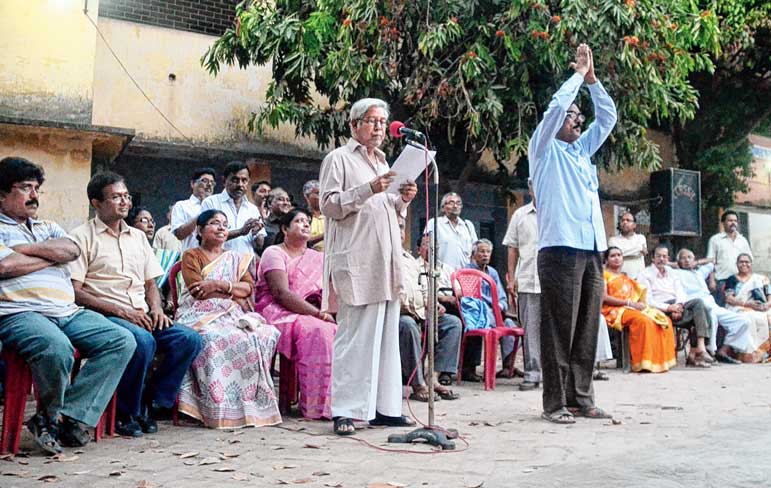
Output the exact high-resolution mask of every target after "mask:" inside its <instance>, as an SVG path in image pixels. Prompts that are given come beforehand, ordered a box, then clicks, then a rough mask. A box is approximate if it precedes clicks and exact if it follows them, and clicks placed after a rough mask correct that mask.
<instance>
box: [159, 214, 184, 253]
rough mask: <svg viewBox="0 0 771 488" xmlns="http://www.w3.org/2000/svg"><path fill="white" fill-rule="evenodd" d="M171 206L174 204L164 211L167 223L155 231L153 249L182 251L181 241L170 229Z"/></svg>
mask: <svg viewBox="0 0 771 488" xmlns="http://www.w3.org/2000/svg"><path fill="white" fill-rule="evenodd" d="M173 208H174V205H169V209H168V210H167V211H166V221H167V222H169V223H168V224H166V225H164V226H163V227H161V228H160V229H158V230H157V231H156V232H155V238H154V239H153V249H168V250H170V251H177V252H182V242H181V241H180V240H179V239H177V236H175V235H174V233H173V232H172V231H171V210H172V209H173Z"/></svg>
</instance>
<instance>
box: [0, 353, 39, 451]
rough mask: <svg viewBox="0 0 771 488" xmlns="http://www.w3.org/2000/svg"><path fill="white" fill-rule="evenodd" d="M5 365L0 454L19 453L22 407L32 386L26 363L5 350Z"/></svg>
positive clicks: (30, 374)
mask: <svg viewBox="0 0 771 488" xmlns="http://www.w3.org/2000/svg"><path fill="white" fill-rule="evenodd" d="M3 359H4V360H5V365H6V374H5V399H4V401H5V407H4V408H3V430H2V439H0V454H6V453H8V452H12V453H13V454H16V453H18V452H19V442H20V441H21V430H22V428H23V426H24V407H25V405H26V403H27V395H29V391H30V387H31V386H32V372H31V371H30V369H29V366H27V363H26V362H24V360H23V359H22V358H21V356H19V355H18V354H16V352H14V351H11V350H9V349H6V350H5V351H4V352H3Z"/></svg>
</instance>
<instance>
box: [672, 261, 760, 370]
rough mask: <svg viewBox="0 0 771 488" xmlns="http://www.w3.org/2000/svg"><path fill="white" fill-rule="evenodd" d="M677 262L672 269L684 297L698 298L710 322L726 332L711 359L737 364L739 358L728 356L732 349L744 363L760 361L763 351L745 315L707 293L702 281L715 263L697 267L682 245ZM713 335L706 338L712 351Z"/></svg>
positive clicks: (712, 269)
mask: <svg viewBox="0 0 771 488" xmlns="http://www.w3.org/2000/svg"><path fill="white" fill-rule="evenodd" d="M677 265H678V266H679V267H680V269H678V270H676V272H677V273H678V276H679V278H680V282H681V283H682V285H683V290H684V291H685V293H686V295H687V297H688V299H695V298H698V299H701V300H702V301H703V302H704V305H705V306H706V307H707V310H708V311H709V313H710V315H711V317H712V323H713V325H714V324H715V323H717V324H718V325H720V327H722V328H723V329H725V331H726V336H725V339H724V340H723V345H722V347H721V348H720V349H719V350H718V351H717V353H716V354H715V358H716V359H717V360H718V361H720V362H722V363H727V364H738V363H739V362H740V361H737V360H736V359H734V358H733V357H732V352H734V351H735V352H737V353H739V354H743V356H742V357H743V358H744V359H745V361H746V362H753V363H754V362H758V361H760V360H762V359H763V357H762V356H763V353H762V352H761V351H756V349H757V346H756V345H755V341H754V340H753V339H752V334H751V330H752V324H751V323H750V320H749V318H748V317H746V316H744V315H742V314H739V313H736V312H732V311H731V310H728V309H726V308H723V307H720V306H718V304H717V303H716V302H715V299H714V297H713V296H712V294H710V292H709V288H708V287H707V283H706V280H707V278H709V276H710V274H712V273H713V272H714V271H715V265H714V264H712V263H706V264H704V265H702V266H699V267H697V262H696V257H695V256H694V255H693V252H691V251H690V250H689V249H685V248H683V249H680V252H678V253H677ZM716 335H717V334H713V335H712V337H713V338H712V339H711V340H710V348H711V349H712V350H715V349H717V340H716V338H715V336H716ZM732 350H733V351H732Z"/></svg>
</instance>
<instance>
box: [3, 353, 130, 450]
mask: <svg viewBox="0 0 771 488" xmlns="http://www.w3.org/2000/svg"><path fill="white" fill-rule="evenodd" d="M2 358H3V360H4V361H5V367H6V370H5V393H4V401H5V408H4V409H3V429H2V434H0V454H6V453H8V452H12V453H13V454H17V453H18V452H19V442H20V441H21V432H22V428H23V426H24V407H25V406H26V404H27V396H28V395H29V392H30V389H31V387H32V371H31V370H30V369H29V366H28V365H27V363H26V362H25V361H24V359H23V358H22V357H21V356H19V355H18V354H17V353H16V351H15V350H13V349H11V348H9V347H4V348H3V352H2ZM80 359H81V358H80V353H79V352H78V351H77V350H76V351H75V364H74V365H73V367H72V373H71V377H72V378H75V376H76V375H77V374H78V372H79V371H80ZM115 407H116V396H115V394H113V396H112V399H111V400H110V403H108V404H107V408H106V409H105V411H104V413H103V414H102V417H101V418H100V419H99V423H98V424H97V425H96V427H95V428H94V442H99V440H100V439H101V438H102V437H104V431H105V428H106V430H107V435H110V436H112V435H114V434H115Z"/></svg>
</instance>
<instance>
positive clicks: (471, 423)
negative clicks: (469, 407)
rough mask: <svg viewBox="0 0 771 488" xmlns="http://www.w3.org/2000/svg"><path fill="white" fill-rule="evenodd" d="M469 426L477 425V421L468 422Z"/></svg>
mask: <svg viewBox="0 0 771 488" xmlns="http://www.w3.org/2000/svg"><path fill="white" fill-rule="evenodd" d="M468 424H469V425H470V426H471V427H474V426H475V425H479V422H469V423H468Z"/></svg>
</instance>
